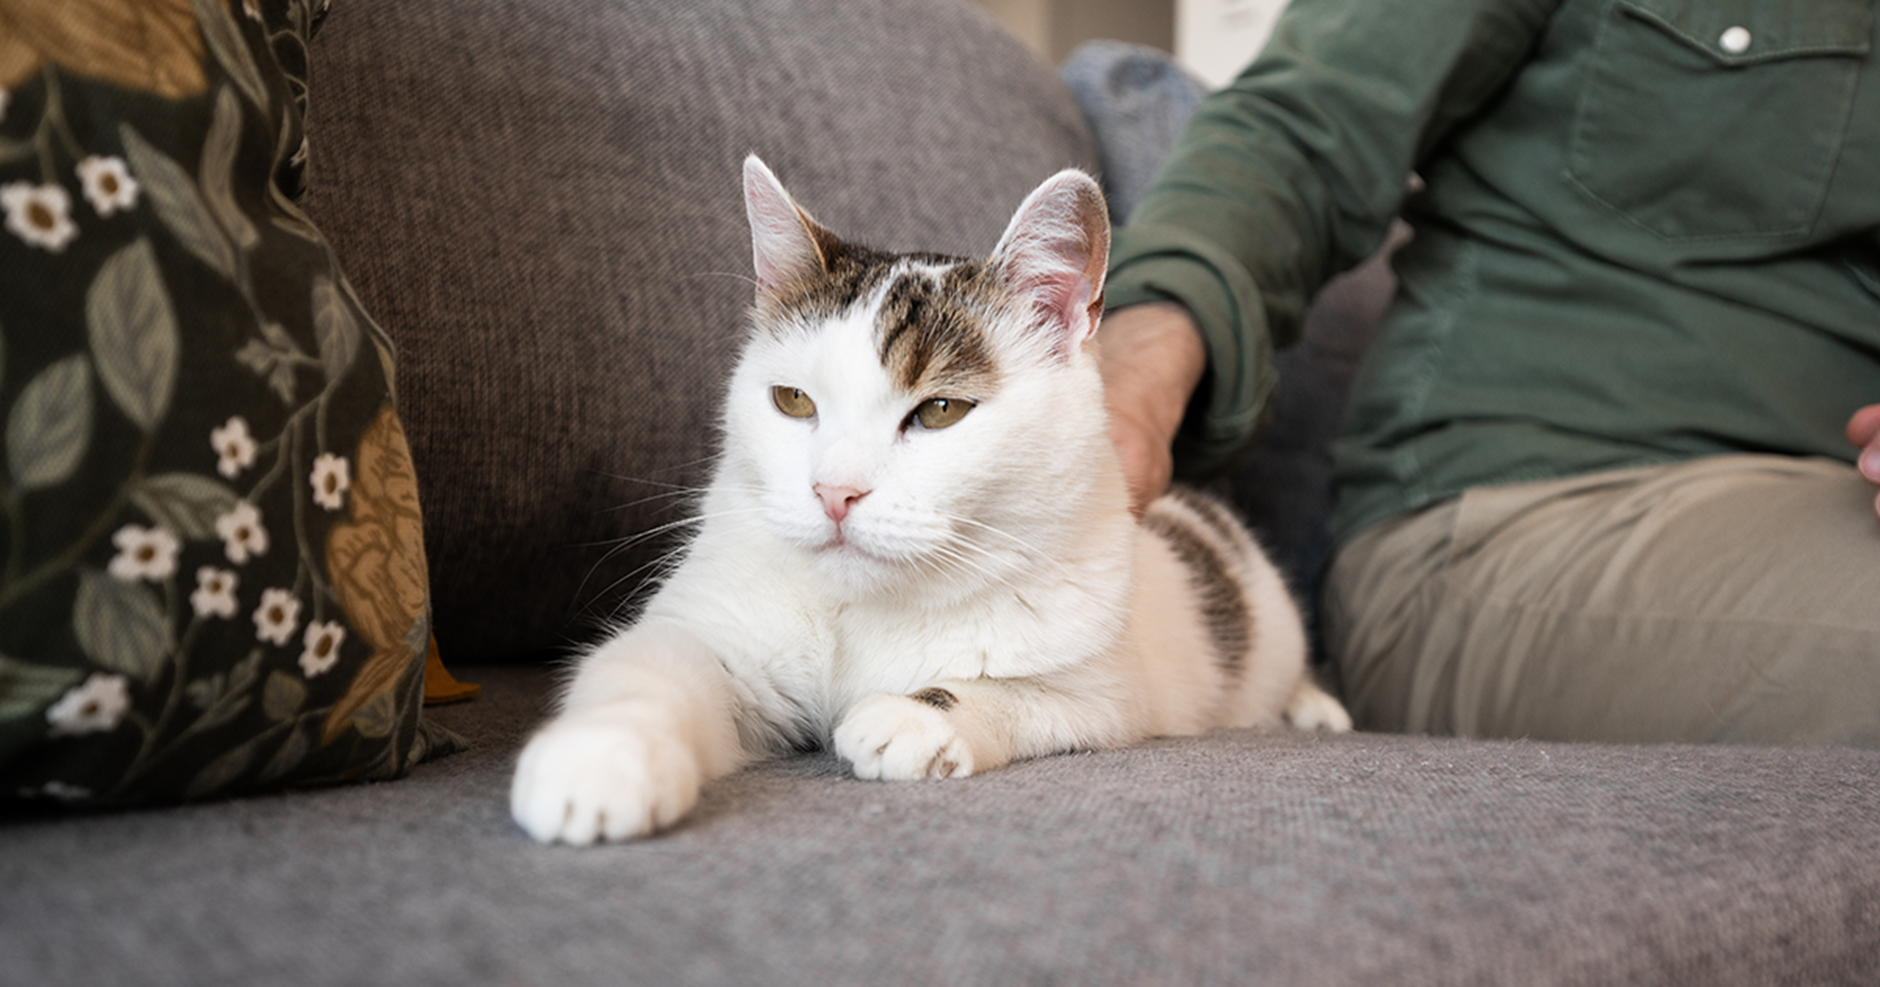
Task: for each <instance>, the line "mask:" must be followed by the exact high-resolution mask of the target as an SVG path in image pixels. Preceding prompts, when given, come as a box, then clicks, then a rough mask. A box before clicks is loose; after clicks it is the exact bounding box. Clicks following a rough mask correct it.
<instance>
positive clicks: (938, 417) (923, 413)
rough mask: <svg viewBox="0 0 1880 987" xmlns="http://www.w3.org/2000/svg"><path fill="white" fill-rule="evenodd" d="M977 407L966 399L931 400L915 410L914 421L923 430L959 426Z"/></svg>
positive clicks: (922, 403)
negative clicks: (968, 413)
mask: <svg viewBox="0 0 1880 987" xmlns="http://www.w3.org/2000/svg"><path fill="white" fill-rule="evenodd" d="M974 407H975V405H974V404H973V403H972V402H971V401H968V400H966V399H964V398H929V399H928V400H926V401H923V402H921V405H920V407H918V408H915V409H914V420H915V421H917V422H919V423H920V427H921V428H927V429H942V428H948V427H950V426H953V425H957V424H959V420H960V419H962V418H965V417H966V413H967V412H969V411H971V410H973V408H974Z"/></svg>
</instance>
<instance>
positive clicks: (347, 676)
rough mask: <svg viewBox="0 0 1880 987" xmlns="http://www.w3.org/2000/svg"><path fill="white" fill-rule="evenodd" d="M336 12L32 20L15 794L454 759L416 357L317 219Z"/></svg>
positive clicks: (8, 747) (9, 477) (0, 295)
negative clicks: (396, 358) (427, 553)
mask: <svg viewBox="0 0 1880 987" xmlns="http://www.w3.org/2000/svg"><path fill="white" fill-rule="evenodd" d="M320 2H321V0H6V2H5V3H4V4H0V207H3V208H4V213H5V223H4V227H3V228H0V424H3V425H4V430H3V431H0V445H3V447H4V458H3V460H0V797H8V796H10V797H15V798H20V797H25V798H51V799H57V800H61V801H71V802H84V803H90V804H126V803H137V802H155V801H174V800H182V799H194V798H202V797H208V796H214V795H220V794H227V793H233V792H241V791H252V790H257V789H262V788H273V787H282V786H290V785H306V784H317V783H325V782H334V781H341V780H349V779H361V778H389V777H395V776H397V775H399V774H402V773H403V772H404V771H405V770H406V769H407V768H408V767H409V766H410V765H411V764H412V763H414V762H415V761H417V760H418V759H420V758H422V757H423V756H424V755H425V754H426V752H427V751H430V752H435V751H436V750H437V749H438V748H439V746H440V740H439V738H438V737H436V736H433V734H432V733H431V732H430V731H429V730H428V729H427V728H426V727H425V725H424V724H422V723H421V721H420V718H419V702H420V695H421V693H422V690H423V668H424V661H425V654H426V642H427V636H428V631H429V620H428V603H429V601H428V589H427V579H426V571H425V559H424V548H423V543H422V537H421V524H420V517H419V513H418V496H417V483H416V478H415V476H414V474H413V471H412V466H411V457H410V455H409V453H408V451H407V449H406V446H405V437H404V433H403V431H402V430H401V428H400V426H399V421H398V417H397V415H396V414H395V413H394V411H393V405H392V387H393V373H392V348H391V346H390V344H389V343H388V341H387V340H386V338H385V337H384V335H383V334H382V333H381V332H380V330H379V329H378V327H377V326H375V325H374V324H373V322H372V321H371V320H370V319H369V318H368V317H367V316H366V314H365V313H364V311H363V310H362V309H361V308H360V306H359V304H358V302H357V300H356V299H355V298H354V295H353V292H352V289H351V287H350V286H349V285H348V284H347V282H346V279H345V277H344V276H343V275H342V274H341V273H340V269H339V267H338V265H337V264H336V263H335V261H334V259H333V256H332V254H331V251H330V250H329V248H328V246H327V244H326V242H325V240H323V239H322V238H321V236H320V234H319V232H318V231H317V230H315V229H314V227H313V225H312V224H311V223H310V222H308V220H307V218H306V217H305V216H304V215H303V214H302V212H301V211H300V209H299V207H298V206H297V205H296V202H295V200H296V198H297V196H298V194H299V192H300V191H301V189H302V175H303V173H304V167H305V160H306V157H307V153H308V151H307V147H306V144H305V141H304V138H303V136H302V130H301V119H302V113H303V111H304V109H305V106H304V101H305V94H306V85H305V66H306V44H307V42H308V40H309V39H310V37H311V36H312V34H313V31H314V27H315V24H316V21H317V20H318V18H319V16H320V15H321V14H322V13H323V8H322V9H315V8H316V5H318V4H320ZM441 743H444V744H447V743H448V741H442V742H441Z"/></svg>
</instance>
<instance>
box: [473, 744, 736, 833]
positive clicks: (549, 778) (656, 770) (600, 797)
mask: <svg viewBox="0 0 1880 987" xmlns="http://www.w3.org/2000/svg"><path fill="white" fill-rule="evenodd" d="M699 785H700V776H699V768H698V762H697V759H696V758H694V757H693V756H692V753H691V751H689V750H687V749H686V747H685V745H684V743H682V742H680V741H679V740H677V739H674V738H671V737H665V736H659V735H657V734H655V733H653V732H651V731H647V730H643V729H641V728H639V727H638V726H636V725H635V724H633V723H632V722H630V721H629V722H613V721H609V720H608V719H607V718H605V717H595V716H584V717H579V718H577V717H562V718H560V719H558V720H555V721H554V722H551V723H550V724H549V725H548V726H546V727H544V728H543V729H542V731H541V732H540V733H537V734H536V735H535V736H534V737H533V738H532V739H530V741H529V743H528V746H526V747H524V748H523V751H522V757H521V759H520V760H519V761H517V763H516V777H515V780H514V781H513V782H512V783H511V784H510V788H509V811H510V814H511V815H513V816H514V817H515V820H516V823H517V825H520V826H521V827H522V828H523V829H524V830H525V831H527V832H528V834H529V835H530V836H533V837H535V838H536V839H537V840H539V841H540V842H543V843H554V842H557V841H559V842H562V843H568V844H571V845H574V846H585V845H587V844H590V843H593V842H595V841H597V840H629V839H633V838H635V837H639V836H645V835H647V834H649V833H652V832H653V831H655V830H658V829H663V828H665V827H666V826H670V825H672V824H673V823H674V822H677V821H678V820H679V818H680V817H682V816H684V815H685V814H686V813H687V812H689V811H691V809H692V806H693V805H695V804H696V803H697V802H698V793H699Z"/></svg>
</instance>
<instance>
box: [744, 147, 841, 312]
mask: <svg viewBox="0 0 1880 987" xmlns="http://www.w3.org/2000/svg"><path fill="white" fill-rule="evenodd" d="M744 213H745V216H746V217H748V218H749V219H750V221H751V256H752V261H753V263H754V264H755V266H756V269H757V290H758V292H759V293H760V294H761V293H763V292H766V291H773V292H774V291H776V290H778V289H780V288H783V287H785V286H787V285H790V284H793V283H796V282H801V281H806V280H808V279H810V278H814V277H816V276H818V275H820V274H823V273H824V272H826V271H827V270H828V261H829V257H828V255H829V252H830V251H831V250H833V249H834V248H835V247H836V245H837V242H838V241H837V240H836V238H835V234H833V233H830V232H829V231H828V230H826V229H823V228H822V226H821V225H820V224H818V223H817V222H816V221H815V220H814V219H811V218H810V215H809V213H807V212H805V211H804V210H803V207H801V206H799V205H797V204H796V200H794V199H792V198H790V193H788V192H786V191H784V189H783V183H782V182H780V181H778V180H777V176H776V175H773V174H771V171H770V168H769V167H768V166H766V165H765V164H764V162H763V161H762V160H761V159H759V158H758V156H757V155H755V154H753V155H751V156H749V157H747V158H745V159H744Z"/></svg>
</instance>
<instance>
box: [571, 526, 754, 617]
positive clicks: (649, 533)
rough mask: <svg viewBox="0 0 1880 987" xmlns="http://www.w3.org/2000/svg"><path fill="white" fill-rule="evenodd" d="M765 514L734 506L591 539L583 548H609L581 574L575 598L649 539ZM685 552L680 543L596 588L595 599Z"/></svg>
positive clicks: (636, 590)
mask: <svg viewBox="0 0 1880 987" xmlns="http://www.w3.org/2000/svg"><path fill="white" fill-rule="evenodd" d="M761 513H763V511H762V509H761V508H756V507H742V508H734V509H731V510H723V511H714V512H711V513H709V514H694V515H689V516H687V517H683V518H680V519H678V520H676V521H669V522H667V523H665V524H662V525H658V526H656V527H653V528H648V529H647V530H645V531H638V532H634V533H633V534H630V535H624V536H622V537H620V538H615V539H609V540H607V541H599V542H589V543H587V544H585V545H581V546H578V547H581V548H599V547H601V546H603V545H605V546H607V551H606V552H605V553H604V554H603V555H602V556H601V557H600V558H599V559H596V560H595V562H594V564H593V565H592V566H589V567H588V571H587V574H586V575H584V576H582V577H581V582H580V584H579V585H578V586H576V587H575V598H576V599H579V598H580V597H581V595H582V593H583V591H585V590H586V589H587V584H588V581H589V580H590V579H593V578H594V574H595V573H596V572H599V571H600V568H601V566H603V565H606V564H607V563H608V562H609V561H611V560H612V559H613V558H614V557H615V556H618V555H620V554H621V553H622V552H626V551H630V550H632V549H633V548H636V547H638V546H640V545H643V544H645V543H646V542H648V541H651V540H653V539H655V538H658V537H660V536H661V535H664V534H666V533H668V532H671V531H676V530H678V529H681V528H685V527H688V526H693V525H703V524H704V523H705V522H706V521H708V520H710V519H712V518H719V517H728V516H731V515H737V514H761ZM684 551H685V546H684V545H680V546H679V547H678V548H675V549H673V550H672V551H670V552H666V553H664V554H662V555H660V556H658V557H656V558H654V559H653V560H652V561H651V562H648V563H645V564H643V565H640V566H639V567H637V568H635V569H634V570H633V571H632V572H629V573H627V574H626V575H625V576H621V577H620V578H618V579H616V580H614V581H613V582H611V583H609V584H608V585H607V586H605V587H603V588H601V589H599V590H597V591H595V594H594V599H596V600H598V599H600V597H601V596H603V595H605V594H606V593H607V592H608V591H610V590H612V589H613V588H614V587H616V586H619V585H620V584H621V583H622V582H624V581H626V580H627V579H631V578H632V577H633V576H634V575H635V574H636V573H639V572H642V571H644V570H645V569H647V568H648V567H649V566H652V565H655V564H657V563H659V562H661V561H663V560H665V559H668V558H671V557H673V556H675V555H678V554H680V553H683V552H684ZM642 585H644V582H642ZM634 592H635V593H637V592H639V590H638V589H637V588H636V589H635V591H634Z"/></svg>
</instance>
